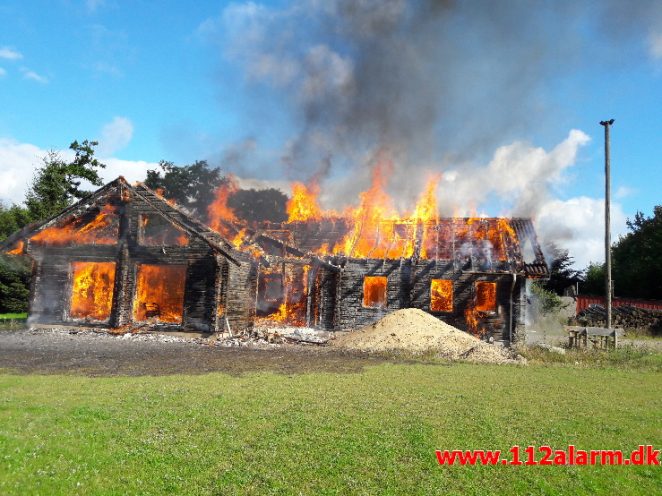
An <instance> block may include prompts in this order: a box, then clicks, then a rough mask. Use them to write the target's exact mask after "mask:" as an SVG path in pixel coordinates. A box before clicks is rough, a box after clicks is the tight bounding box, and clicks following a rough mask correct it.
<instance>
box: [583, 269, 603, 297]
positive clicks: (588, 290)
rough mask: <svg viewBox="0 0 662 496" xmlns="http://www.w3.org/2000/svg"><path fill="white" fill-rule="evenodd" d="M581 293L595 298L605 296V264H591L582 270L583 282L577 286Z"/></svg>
mask: <svg viewBox="0 0 662 496" xmlns="http://www.w3.org/2000/svg"><path fill="white" fill-rule="evenodd" d="M579 288H580V291H581V293H583V294H588V295H595V296H604V295H605V264H599V263H596V262H591V263H589V264H588V267H586V269H585V270H584V282H582V283H580V284H579Z"/></svg>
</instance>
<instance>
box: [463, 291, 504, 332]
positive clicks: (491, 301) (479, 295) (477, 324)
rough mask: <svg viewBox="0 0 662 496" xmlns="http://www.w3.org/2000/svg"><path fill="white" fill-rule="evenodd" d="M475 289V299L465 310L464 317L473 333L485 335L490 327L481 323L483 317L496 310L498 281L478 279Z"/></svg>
mask: <svg viewBox="0 0 662 496" xmlns="http://www.w3.org/2000/svg"><path fill="white" fill-rule="evenodd" d="M475 289H476V293H475V297H474V301H473V303H471V304H469V305H467V308H466V309H465V310H464V319H465V322H466V324H467V328H468V329H469V331H470V332H471V333H473V334H475V335H477V336H484V335H485V334H486V333H487V330H488V329H487V327H486V326H483V325H481V319H482V318H483V317H485V316H486V315H488V314H491V313H493V312H495V311H496V305H497V298H496V283H494V282H488V281H477V282H476V283H475Z"/></svg>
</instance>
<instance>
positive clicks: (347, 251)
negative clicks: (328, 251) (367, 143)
mask: <svg viewBox="0 0 662 496" xmlns="http://www.w3.org/2000/svg"><path fill="white" fill-rule="evenodd" d="M392 167H393V166H392V164H391V162H389V161H383V162H378V163H377V164H376V165H375V167H373V169H372V183H371V185H370V188H368V189H367V190H366V191H363V192H361V193H359V205H358V206H357V207H356V208H353V209H352V208H350V209H348V210H347V211H346V213H345V216H346V218H347V219H348V220H349V221H350V223H351V229H350V231H349V232H348V233H347V235H346V236H345V237H344V238H343V239H342V240H341V241H340V242H339V243H338V244H336V246H334V248H333V253H334V254H344V255H346V256H352V257H372V258H383V257H388V255H389V253H388V252H389V249H388V248H389V245H390V244H391V238H393V237H394V232H393V229H394V227H393V223H392V222H389V223H384V222H382V221H384V220H391V221H393V220H397V219H398V214H397V212H396V210H395V207H394V206H393V202H392V200H391V197H390V196H389V195H388V194H387V193H386V191H385V186H386V177H387V175H388V173H389V172H390V171H391V170H392Z"/></svg>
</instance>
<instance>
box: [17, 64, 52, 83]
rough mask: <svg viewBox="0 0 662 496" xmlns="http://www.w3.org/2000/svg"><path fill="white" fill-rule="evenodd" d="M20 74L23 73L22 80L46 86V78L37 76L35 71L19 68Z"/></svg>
mask: <svg viewBox="0 0 662 496" xmlns="http://www.w3.org/2000/svg"><path fill="white" fill-rule="evenodd" d="M21 72H22V73H23V78H24V79H28V80H30V81H35V82H37V83H39V84H48V78H47V77H45V76H42V75H41V74H37V73H36V72H35V71H33V70H30V69H27V68H25V67H23V68H21Z"/></svg>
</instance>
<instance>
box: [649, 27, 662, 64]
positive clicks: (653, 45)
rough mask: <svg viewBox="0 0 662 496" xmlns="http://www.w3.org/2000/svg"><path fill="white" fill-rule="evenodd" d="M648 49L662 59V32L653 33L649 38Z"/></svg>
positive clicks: (655, 57)
mask: <svg viewBox="0 0 662 496" xmlns="http://www.w3.org/2000/svg"><path fill="white" fill-rule="evenodd" d="M648 49H649V52H650V55H651V57H653V58H654V59H662V32H659V33H651V34H650V37H649V38H648Z"/></svg>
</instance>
